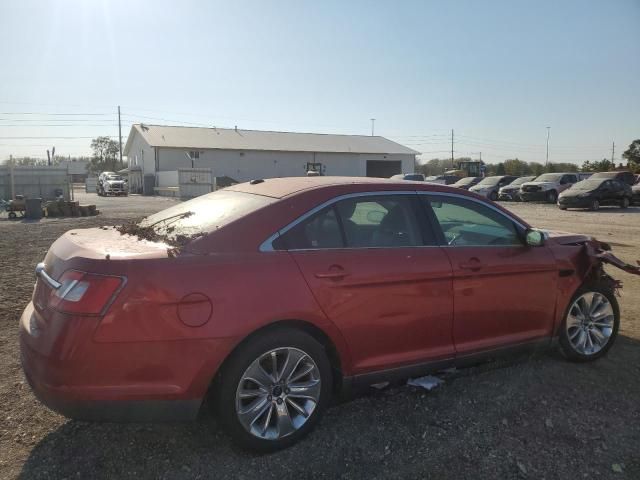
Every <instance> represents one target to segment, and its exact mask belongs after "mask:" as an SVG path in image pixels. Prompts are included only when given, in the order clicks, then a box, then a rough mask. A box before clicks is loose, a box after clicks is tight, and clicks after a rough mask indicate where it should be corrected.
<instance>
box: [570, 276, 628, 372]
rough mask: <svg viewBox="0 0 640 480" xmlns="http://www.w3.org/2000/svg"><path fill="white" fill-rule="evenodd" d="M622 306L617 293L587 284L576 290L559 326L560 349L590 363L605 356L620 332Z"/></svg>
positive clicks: (572, 357)
mask: <svg viewBox="0 0 640 480" xmlns="http://www.w3.org/2000/svg"><path fill="white" fill-rule="evenodd" d="M619 327H620V307H619V306H618V301H617V300H616V296H615V294H614V292H613V291H612V290H610V289H608V288H606V287H603V286H602V285H590V286H589V285H585V286H583V287H580V288H579V289H578V291H577V292H576V293H575V295H574V296H573V298H572V299H571V302H570V303H569V307H568V308H567V311H566V312H565V315H564V319H563V321H562V325H561V326H560V338H559V340H560V349H561V351H562V353H563V354H564V356H565V357H566V358H567V359H568V360H571V361H573V362H591V361H593V360H596V359H598V358H600V357H602V356H603V355H605V354H606V353H607V352H608V351H609V349H610V348H611V346H612V345H613V343H614V342H615V339H616V337H617V335H618V328H619Z"/></svg>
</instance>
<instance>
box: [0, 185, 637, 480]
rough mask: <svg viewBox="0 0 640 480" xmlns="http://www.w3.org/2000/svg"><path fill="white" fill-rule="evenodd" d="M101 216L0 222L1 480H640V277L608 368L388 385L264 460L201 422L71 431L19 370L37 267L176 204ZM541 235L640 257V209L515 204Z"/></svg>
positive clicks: (493, 366)
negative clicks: (81, 234)
mask: <svg viewBox="0 0 640 480" xmlns="http://www.w3.org/2000/svg"><path fill="white" fill-rule="evenodd" d="M80 197H81V198H82V201H83V202H84V201H86V199H87V197H89V200H90V201H91V202H92V203H97V204H98V208H100V209H101V210H102V212H103V214H102V215H101V216H100V217H93V218H81V219H56V220H54V219H52V220H43V221H41V222H37V223H29V222H10V221H7V220H5V219H4V218H0V282H1V283H0V285H2V289H1V290H0V420H1V423H0V478H2V479H5V478H24V479H39V478H47V479H50V478H54V479H57V478H92V479H93V478H171V479H173V478H215V477H220V478H227V477H234V478H247V479H249V478H255V477H260V478H280V479H282V478H311V477H313V478H437V479H449V478H451V479H454V478H455V479H459V478H474V479H490V478H491V479H493V478H547V479H554V478H558V479H560V478H562V479H567V478H571V479H574V478H575V479H582V478H598V479H600V478H616V479H617V478H620V479H622V478H628V479H637V478H640V447H639V445H640V382H638V379H639V378H640V348H639V347H640V313H639V312H640V278H638V277H632V276H631V275H628V274H625V273H623V272H619V271H615V270H612V273H613V274H614V275H615V276H616V277H617V278H620V279H622V280H623V282H624V283H625V289H624V291H623V296H622V298H621V299H620V300H621V307H622V315H623V322H622V329H621V335H620V337H619V338H618V343H617V344H616V345H615V346H614V348H613V349H612V350H611V351H610V353H609V354H608V356H607V357H606V358H603V359H601V360H600V361H598V362H596V363H593V364H589V365H577V364H571V363H567V362H565V361H564V360H562V359H561V358H560V357H559V355H558V354H556V353H554V352H538V353H536V354H533V355H529V356H518V357H512V358H508V359H502V360H499V361H495V362H490V363H486V364H483V365H481V366H477V367H473V368H469V369H465V370H460V371H458V372H455V373H453V374H450V375H448V376H447V377H446V378H445V379H446V382H445V384H444V385H443V386H441V387H439V388H437V389H436V390H434V391H431V392H424V391H422V390H419V389H415V388H413V387H406V386H393V387H391V388H388V389H386V390H382V391H372V392H368V393H365V394H363V395H361V396H359V397H358V398H356V399H354V400H352V401H349V402H346V403H342V404H340V405H336V406H334V407H332V408H331V409H329V411H328V412H327V414H326V416H325V418H324V419H323V421H322V422H321V424H320V425H319V427H318V428H317V429H316V430H315V431H314V432H313V433H312V434H311V435H310V436H309V437H308V438H307V439H306V440H304V441H303V442H301V443H299V444H298V445H295V446H294V447H292V448H290V449H288V450H286V451H282V452H278V453H275V454H271V455H264V456H258V455H252V454H248V453H245V452H242V451H239V450H237V449H236V448H234V447H233V446H232V445H231V444H230V442H229V441H228V439H227V438H226V437H225V436H224V435H223V434H222V433H220V432H219V431H218V429H217V428H216V425H215V420H214V419H211V418H208V417H207V416H205V417H204V418H203V419H202V421H200V422H197V423H191V424H112V423H101V424H99V423H84V422H77V421H70V420H67V419H65V418H63V417H61V416H59V415H57V414H55V413H53V412H51V411H49V410H48V409H46V408H45V407H43V406H42V405H40V404H39V403H38V401H37V400H36V399H35V398H34V397H33V395H32V393H31V392H30V390H29V387H28V385H26V384H25V381H24V378H23V376H22V372H21V370H20V366H19V358H18V345H17V330H18V329H17V320H18V317H19V315H20V313H21V311H22V309H23V308H24V306H25V304H26V303H27V302H28V300H29V297H30V295H31V290H32V288H33V274H32V272H33V267H34V265H35V264H36V263H37V262H38V261H40V260H41V259H42V258H43V257H44V254H45V252H46V250H47V249H48V247H49V246H50V244H51V243H52V242H53V241H54V240H55V239H56V238H57V237H58V236H59V235H61V234H62V233H63V232H64V231H66V230H68V229H70V228H80V227H87V226H97V225H104V224H112V223H116V222H121V221H122V220H123V219H128V218H135V217H138V216H141V215H145V214H148V213H152V212H154V211H157V210H160V209H162V208H165V207H167V206H169V205H171V203H172V202H173V200H171V199H161V198H145V197H130V198H129V199H124V198H113V199H101V198H98V197H95V196H86V195H80ZM509 208H512V209H513V210H514V211H515V212H517V213H518V214H520V215H521V216H522V217H524V218H525V219H526V220H528V221H530V222H532V223H534V224H535V225H538V226H543V227H548V228H553V229H561V230H567V231H576V232H583V233H590V234H594V235H596V236H597V237H598V238H600V239H606V240H607V241H609V242H611V243H612V244H613V246H614V251H615V252H616V253H617V254H618V255H620V256H621V257H622V258H624V259H625V260H627V261H632V260H635V258H637V257H639V256H640V254H638V248H639V247H640V208H633V209H629V210H627V211H625V212H623V211H621V210H619V209H609V210H608V209H602V210H601V211H599V212H561V211H559V210H558V209H557V208H554V207H553V206H548V205H535V204H534V205H531V204H526V205H520V204H512V205H509Z"/></svg>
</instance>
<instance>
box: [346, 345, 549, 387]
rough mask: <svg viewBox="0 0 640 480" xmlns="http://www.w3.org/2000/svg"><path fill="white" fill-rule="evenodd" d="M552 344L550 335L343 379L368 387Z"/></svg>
mask: <svg viewBox="0 0 640 480" xmlns="http://www.w3.org/2000/svg"><path fill="white" fill-rule="evenodd" d="M551 345H552V339H551V338H550V337H544V338H538V339H535V340H529V341H526V342H519V343H516V344H510V345H505V346H501V347H496V348H491V349H486V350H481V351H476V352H471V353H464V354H461V355H458V356H456V357H451V358H446V359H438V360H432V361H428V362H422V363H416V364H411V365H404V366H401V367H395V368H390V369H385V370H379V371H375V372H368V373H362V374H358V375H354V376H352V377H345V378H344V379H343V383H344V386H345V387H346V389H347V390H351V389H352V388H361V387H367V386H369V385H374V384H376V383H381V382H390V381H393V380H400V379H403V378H412V377H419V376H422V375H428V374H430V373H435V372H439V371H441V370H444V369H446V368H450V367H468V366H471V365H474V364H477V363H480V362H482V361H485V360H488V359H491V358H495V357H500V356H505V355H509V354H514V353H518V352H522V351H527V350H531V349H537V348H545V347H549V346H551Z"/></svg>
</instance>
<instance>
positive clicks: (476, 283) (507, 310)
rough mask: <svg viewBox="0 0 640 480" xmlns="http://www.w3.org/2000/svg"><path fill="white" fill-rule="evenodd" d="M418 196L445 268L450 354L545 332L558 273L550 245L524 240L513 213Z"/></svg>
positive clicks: (457, 200) (545, 334) (549, 330)
mask: <svg viewBox="0 0 640 480" xmlns="http://www.w3.org/2000/svg"><path fill="white" fill-rule="evenodd" d="M420 197H421V198H422V199H423V201H424V205H425V207H426V208H427V215H428V216H429V217H430V218H431V221H432V222H434V224H435V226H436V227H439V228H440V230H441V237H440V241H441V244H442V245H443V247H444V250H445V252H446V253H447V255H448V257H449V259H450V261H451V264H452V267H453V292H454V320H453V338H454V343H455V347H456V351H457V352H458V354H459V355H464V354H466V353H471V352H475V351H479V350H486V349H491V348H496V347H500V346H507V345H510V344H518V343H522V342H528V341H530V340H535V339H540V338H544V337H549V336H550V335H551V334H552V331H553V325H554V313H555V303H556V287H557V276H558V271H557V268H556V263H555V259H554V257H553V256H552V254H551V252H550V251H549V250H548V249H547V248H546V247H544V246H543V247H530V246H527V245H525V244H524V242H523V240H521V236H520V233H519V232H518V227H517V226H516V224H515V222H514V220H512V219H510V218H509V217H507V216H506V215H505V214H504V213H502V212H501V211H499V210H497V209H495V208H493V207H492V206H491V205H488V204H487V203H485V202H480V201H478V200H475V199H470V198H464V197H461V196H455V195H443V194H436V193H434V194H429V195H420Z"/></svg>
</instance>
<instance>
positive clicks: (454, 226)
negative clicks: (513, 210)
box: [424, 195, 522, 247]
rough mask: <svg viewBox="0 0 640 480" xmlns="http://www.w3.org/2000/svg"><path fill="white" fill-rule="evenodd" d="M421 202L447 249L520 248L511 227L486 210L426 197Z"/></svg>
mask: <svg viewBox="0 0 640 480" xmlns="http://www.w3.org/2000/svg"><path fill="white" fill-rule="evenodd" d="M424 201H425V204H426V206H427V208H431V210H432V211H433V213H434V216H435V219H436V221H437V222H438V224H439V225H440V228H441V229H442V233H443V235H444V241H445V243H446V244H448V245H449V246H463V247H466V246H509V245H522V241H521V240H520V236H519V235H518V231H517V230H516V226H515V225H514V223H513V222H512V221H511V220H509V219H508V218H507V217H505V216H504V215H501V214H500V213H498V212H496V211H495V210H493V209H491V208H489V207H487V206H484V205H482V204H480V203H477V202H473V201H470V200H466V199H462V198H456V197H445V196H432V195H429V196H427V199H425V200H424Z"/></svg>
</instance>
